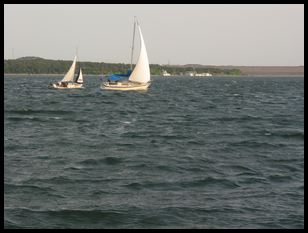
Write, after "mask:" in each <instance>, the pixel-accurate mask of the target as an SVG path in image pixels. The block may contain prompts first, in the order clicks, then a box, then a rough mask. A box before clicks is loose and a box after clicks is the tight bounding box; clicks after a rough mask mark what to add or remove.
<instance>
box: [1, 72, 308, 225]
mask: <svg viewBox="0 0 308 233" xmlns="http://www.w3.org/2000/svg"><path fill="white" fill-rule="evenodd" d="M60 79H61V76H59V77H52V76H50V77H48V76H47V77H32V78H27V77H4V227H5V228H304V78H303V77H237V78H236V77H234V78H230V77H228V78H227V77H225V78H223V77H214V78H188V77H187V78H185V77H175V78H162V77H153V84H152V86H151V87H150V89H149V90H148V91H147V92H116V91H103V90H101V89H100V88H99V85H100V82H101V81H100V80H99V77H87V76H86V77H85V82H86V83H85V89H83V90H53V89H48V88H47V85H48V84H49V83H50V82H51V81H57V80H60Z"/></svg>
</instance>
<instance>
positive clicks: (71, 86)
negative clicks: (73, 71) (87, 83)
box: [50, 83, 83, 89]
mask: <svg viewBox="0 0 308 233" xmlns="http://www.w3.org/2000/svg"><path fill="white" fill-rule="evenodd" d="M50 87H52V88H55V89H79V88H83V84H82V83H68V84H67V85H66V86H61V85H59V84H58V83H53V84H52V85H51V86H50Z"/></svg>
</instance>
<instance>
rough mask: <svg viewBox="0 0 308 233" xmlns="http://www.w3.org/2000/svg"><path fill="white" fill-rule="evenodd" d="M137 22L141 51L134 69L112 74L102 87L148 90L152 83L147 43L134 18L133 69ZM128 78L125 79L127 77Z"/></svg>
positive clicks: (123, 89)
mask: <svg viewBox="0 0 308 233" xmlns="http://www.w3.org/2000/svg"><path fill="white" fill-rule="evenodd" d="M136 24H137V26H138V30H139V36H140V53H139V58H138V61H137V63H136V66H135V68H134V70H133V71H131V70H128V72H127V73H126V74H112V75H110V76H109V77H108V79H107V82H103V83H102V84H101V88H102V89H107V90H121V91H126V90H147V89H148V87H149V86H150V85H151V75H150V66H149V60H148V55H147V51H146V48H145V43H144V40H143V36H142V32H141V28H140V25H139V23H138V22H136V20H134V34H133V46H132V55H131V69H132V57H133V49H134V38H135V25H136ZM127 77H128V79H126V80H125V79H124V78H127Z"/></svg>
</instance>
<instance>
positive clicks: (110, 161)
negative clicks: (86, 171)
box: [78, 156, 122, 166]
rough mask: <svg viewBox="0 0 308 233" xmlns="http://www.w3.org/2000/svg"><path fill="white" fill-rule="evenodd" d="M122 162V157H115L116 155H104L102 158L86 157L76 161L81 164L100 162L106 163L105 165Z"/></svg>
mask: <svg viewBox="0 0 308 233" xmlns="http://www.w3.org/2000/svg"><path fill="white" fill-rule="evenodd" d="M119 163H122V159H121V158H117V157H111V156H108V157H105V158H102V159H86V160H83V161H80V162H78V164H81V165H92V166H93V165H100V164H107V165H116V164H119Z"/></svg>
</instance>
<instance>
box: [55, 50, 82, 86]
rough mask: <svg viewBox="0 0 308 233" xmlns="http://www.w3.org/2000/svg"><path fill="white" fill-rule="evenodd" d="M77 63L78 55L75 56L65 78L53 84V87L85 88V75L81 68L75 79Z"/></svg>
mask: <svg viewBox="0 0 308 233" xmlns="http://www.w3.org/2000/svg"><path fill="white" fill-rule="evenodd" d="M76 62H77V55H75V57H74V60H73V63H72V65H71V67H70V69H69V70H68V72H67V73H66V74H65V76H64V78H63V79H62V80H61V81H59V82H56V83H52V84H51V87H54V88H57V89H72V88H83V75H82V70H81V68H79V72H78V74H77V76H76V77H75V69H76Z"/></svg>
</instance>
